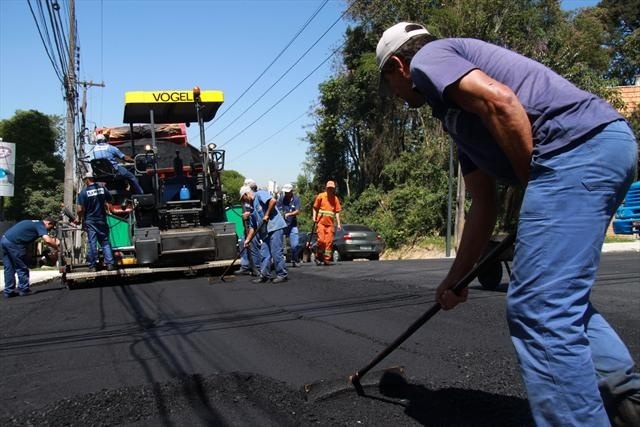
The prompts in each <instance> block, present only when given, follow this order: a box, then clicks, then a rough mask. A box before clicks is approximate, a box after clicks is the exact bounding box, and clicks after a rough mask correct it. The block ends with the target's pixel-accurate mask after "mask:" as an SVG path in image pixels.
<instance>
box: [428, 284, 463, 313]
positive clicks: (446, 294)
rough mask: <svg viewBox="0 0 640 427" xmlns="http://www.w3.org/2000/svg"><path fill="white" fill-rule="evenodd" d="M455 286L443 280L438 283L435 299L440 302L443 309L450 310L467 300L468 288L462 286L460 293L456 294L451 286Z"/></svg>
mask: <svg viewBox="0 0 640 427" xmlns="http://www.w3.org/2000/svg"><path fill="white" fill-rule="evenodd" d="M453 286H455V284H454V283H449V282H448V281H444V282H442V283H440V286H438V289H436V301H437V302H438V303H439V304H440V306H441V307H442V309H443V310H451V309H452V308H454V307H455V306H456V305H458V304H460V303H461V302H465V301H466V300H467V296H468V295H469V289H468V288H464V289H463V290H462V291H460V295H456V294H455V292H453V291H452V290H451V288H452V287H453Z"/></svg>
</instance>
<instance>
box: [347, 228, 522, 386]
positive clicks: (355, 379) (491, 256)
mask: <svg viewBox="0 0 640 427" xmlns="http://www.w3.org/2000/svg"><path fill="white" fill-rule="evenodd" d="M515 240H516V233H510V234H509V235H508V236H507V237H505V238H504V240H502V241H501V242H500V243H499V244H498V245H497V246H496V247H495V248H493V249H492V250H491V251H490V252H489V253H488V254H487V255H486V256H485V257H484V258H482V260H480V262H478V263H477V264H476V265H475V267H473V268H472V269H471V271H469V272H468V273H467V274H466V275H465V276H464V277H463V278H462V279H460V281H459V282H458V283H456V285H455V286H454V287H453V288H452V290H453V292H455V293H459V292H460V291H462V290H463V289H464V288H466V287H467V286H468V285H469V283H471V282H472V281H473V279H475V278H476V276H477V275H478V273H479V271H480V270H481V269H482V268H483V267H484V266H485V265H486V264H489V263H492V262H494V261H496V260H497V259H498V257H499V256H500V255H502V253H503V252H504V251H505V250H506V249H507V248H508V247H509V246H511V245H512V244H513V242H515ZM441 308H442V306H441V305H440V303H435V304H434V305H433V306H432V307H431V308H430V309H428V310H427V311H426V312H424V314H423V315H422V316H420V317H419V318H418V319H417V320H416V321H415V322H413V323H412V324H411V325H410V326H409V327H408V328H407V330H406V331H404V332H403V333H402V334H401V335H400V336H399V337H398V338H396V339H395V340H394V341H393V342H392V343H391V344H389V345H388V346H387V347H386V348H385V349H383V350H382V351H381V352H380V353H379V354H378V355H377V356H376V357H374V358H373V360H371V362H369V364H368V365H367V366H365V367H364V368H362V369H360V370H358V371H357V372H356V373H355V374H353V375H352V376H351V377H350V380H351V383H353V384H354V386H356V388H358V387H360V388H361V386H360V380H361V379H362V377H364V376H365V375H366V374H367V372H369V371H370V370H371V369H372V368H373V367H374V366H376V365H377V364H378V363H380V362H381V361H382V359H384V358H385V357H387V356H388V355H389V354H390V353H391V352H392V351H394V350H395V349H396V348H398V347H399V346H400V345H401V344H402V343H403V342H404V341H406V339H407V338H409V337H410V336H411V335H413V334H414V332H415V331H417V330H418V329H420V327H421V326H422V325H424V324H425V323H427V321H428V320H429V319H431V318H432V317H433V316H434V315H435V314H436V313H438V311H440V309H441Z"/></svg>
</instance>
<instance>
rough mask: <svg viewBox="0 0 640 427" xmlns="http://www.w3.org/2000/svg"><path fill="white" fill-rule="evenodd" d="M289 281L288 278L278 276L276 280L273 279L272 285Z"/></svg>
mask: <svg viewBox="0 0 640 427" xmlns="http://www.w3.org/2000/svg"><path fill="white" fill-rule="evenodd" d="M287 280H288V279H287V276H278V277H276V278H275V279H273V280H272V281H271V283H282V282H286V281H287Z"/></svg>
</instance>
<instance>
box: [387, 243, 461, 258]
mask: <svg viewBox="0 0 640 427" xmlns="http://www.w3.org/2000/svg"><path fill="white" fill-rule="evenodd" d="M451 255H452V256H453V255H455V252H454V251H453V250H452V251H451ZM444 256H445V251H444V250H442V249H438V248H436V247H429V248H420V247H415V246H405V247H402V248H399V249H387V250H386V251H384V253H383V254H382V255H381V256H380V259H383V260H400V259H429V258H443V257H444Z"/></svg>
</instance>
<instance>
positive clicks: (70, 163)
mask: <svg viewBox="0 0 640 427" xmlns="http://www.w3.org/2000/svg"><path fill="white" fill-rule="evenodd" d="M75 8H76V4H75V0H69V69H68V72H69V75H68V76H67V81H66V86H67V87H66V91H65V93H66V101H67V120H66V126H65V135H66V144H65V151H66V156H65V162H64V207H65V208H67V209H68V210H69V211H70V212H73V181H74V175H75V158H74V154H75V128H74V118H75V102H76V96H77V94H76V81H75V80H76V77H75V69H76V62H75V57H76V11H75Z"/></svg>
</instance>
